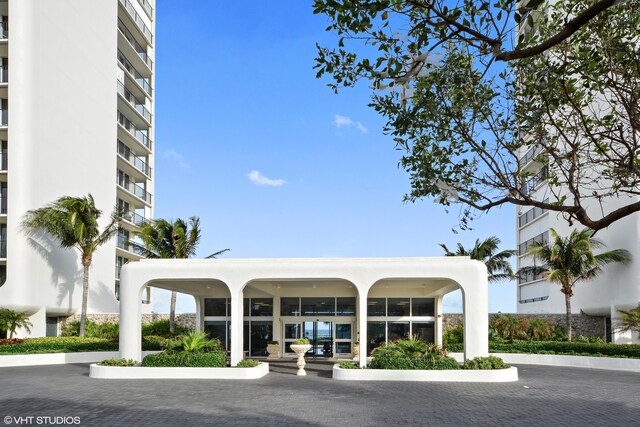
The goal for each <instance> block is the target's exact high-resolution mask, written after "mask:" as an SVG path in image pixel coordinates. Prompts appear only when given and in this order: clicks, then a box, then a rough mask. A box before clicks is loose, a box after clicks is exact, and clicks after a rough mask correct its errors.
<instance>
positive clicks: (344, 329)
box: [336, 323, 351, 340]
mask: <svg viewBox="0 0 640 427" xmlns="http://www.w3.org/2000/svg"><path fill="white" fill-rule="evenodd" d="M336 339H337V340H341V339H345V340H349V339H351V324H349V323H338V324H337V325H336Z"/></svg>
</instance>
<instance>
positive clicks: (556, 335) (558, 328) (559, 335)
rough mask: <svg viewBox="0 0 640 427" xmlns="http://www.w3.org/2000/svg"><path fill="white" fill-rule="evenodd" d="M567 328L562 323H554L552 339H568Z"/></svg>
mask: <svg viewBox="0 0 640 427" xmlns="http://www.w3.org/2000/svg"><path fill="white" fill-rule="evenodd" d="M568 337H569V336H568V335H567V328H565V327H564V325H555V326H554V327H553V337H552V338H551V339H552V340H553V341H566V340H567V339H568Z"/></svg>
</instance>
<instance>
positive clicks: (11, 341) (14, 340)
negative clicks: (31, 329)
mask: <svg viewBox="0 0 640 427" xmlns="http://www.w3.org/2000/svg"><path fill="white" fill-rule="evenodd" d="M23 342H24V340H23V339H21V338H12V339H0V345H11V344H22V343H23Z"/></svg>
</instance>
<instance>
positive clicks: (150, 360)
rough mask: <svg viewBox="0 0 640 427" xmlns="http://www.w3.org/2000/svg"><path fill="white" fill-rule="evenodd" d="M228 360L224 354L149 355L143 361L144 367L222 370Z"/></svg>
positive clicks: (182, 353)
mask: <svg viewBox="0 0 640 427" xmlns="http://www.w3.org/2000/svg"><path fill="white" fill-rule="evenodd" d="M226 364H227V358H226V357H225V355H224V353H221V352H215V353H186V352H179V353H167V352H162V353H156V354H149V355H148V356H145V358H144V359H142V366H153V367H172V368H177V367H191V368H222V367H224V366H226Z"/></svg>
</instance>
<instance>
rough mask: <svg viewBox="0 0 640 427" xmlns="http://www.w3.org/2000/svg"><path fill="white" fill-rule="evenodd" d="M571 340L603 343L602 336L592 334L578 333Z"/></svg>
mask: <svg viewBox="0 0 640 427" xmlns="http://www.w3.org/2000/svg"><path fill="white" fill-rule="evenodd" d="M573 340H574V341H575V342H589V343H604V340H603V339H602V337H598V336H592V335H578V336H577V337H575V338H574V339H573Z"/></svg>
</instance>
